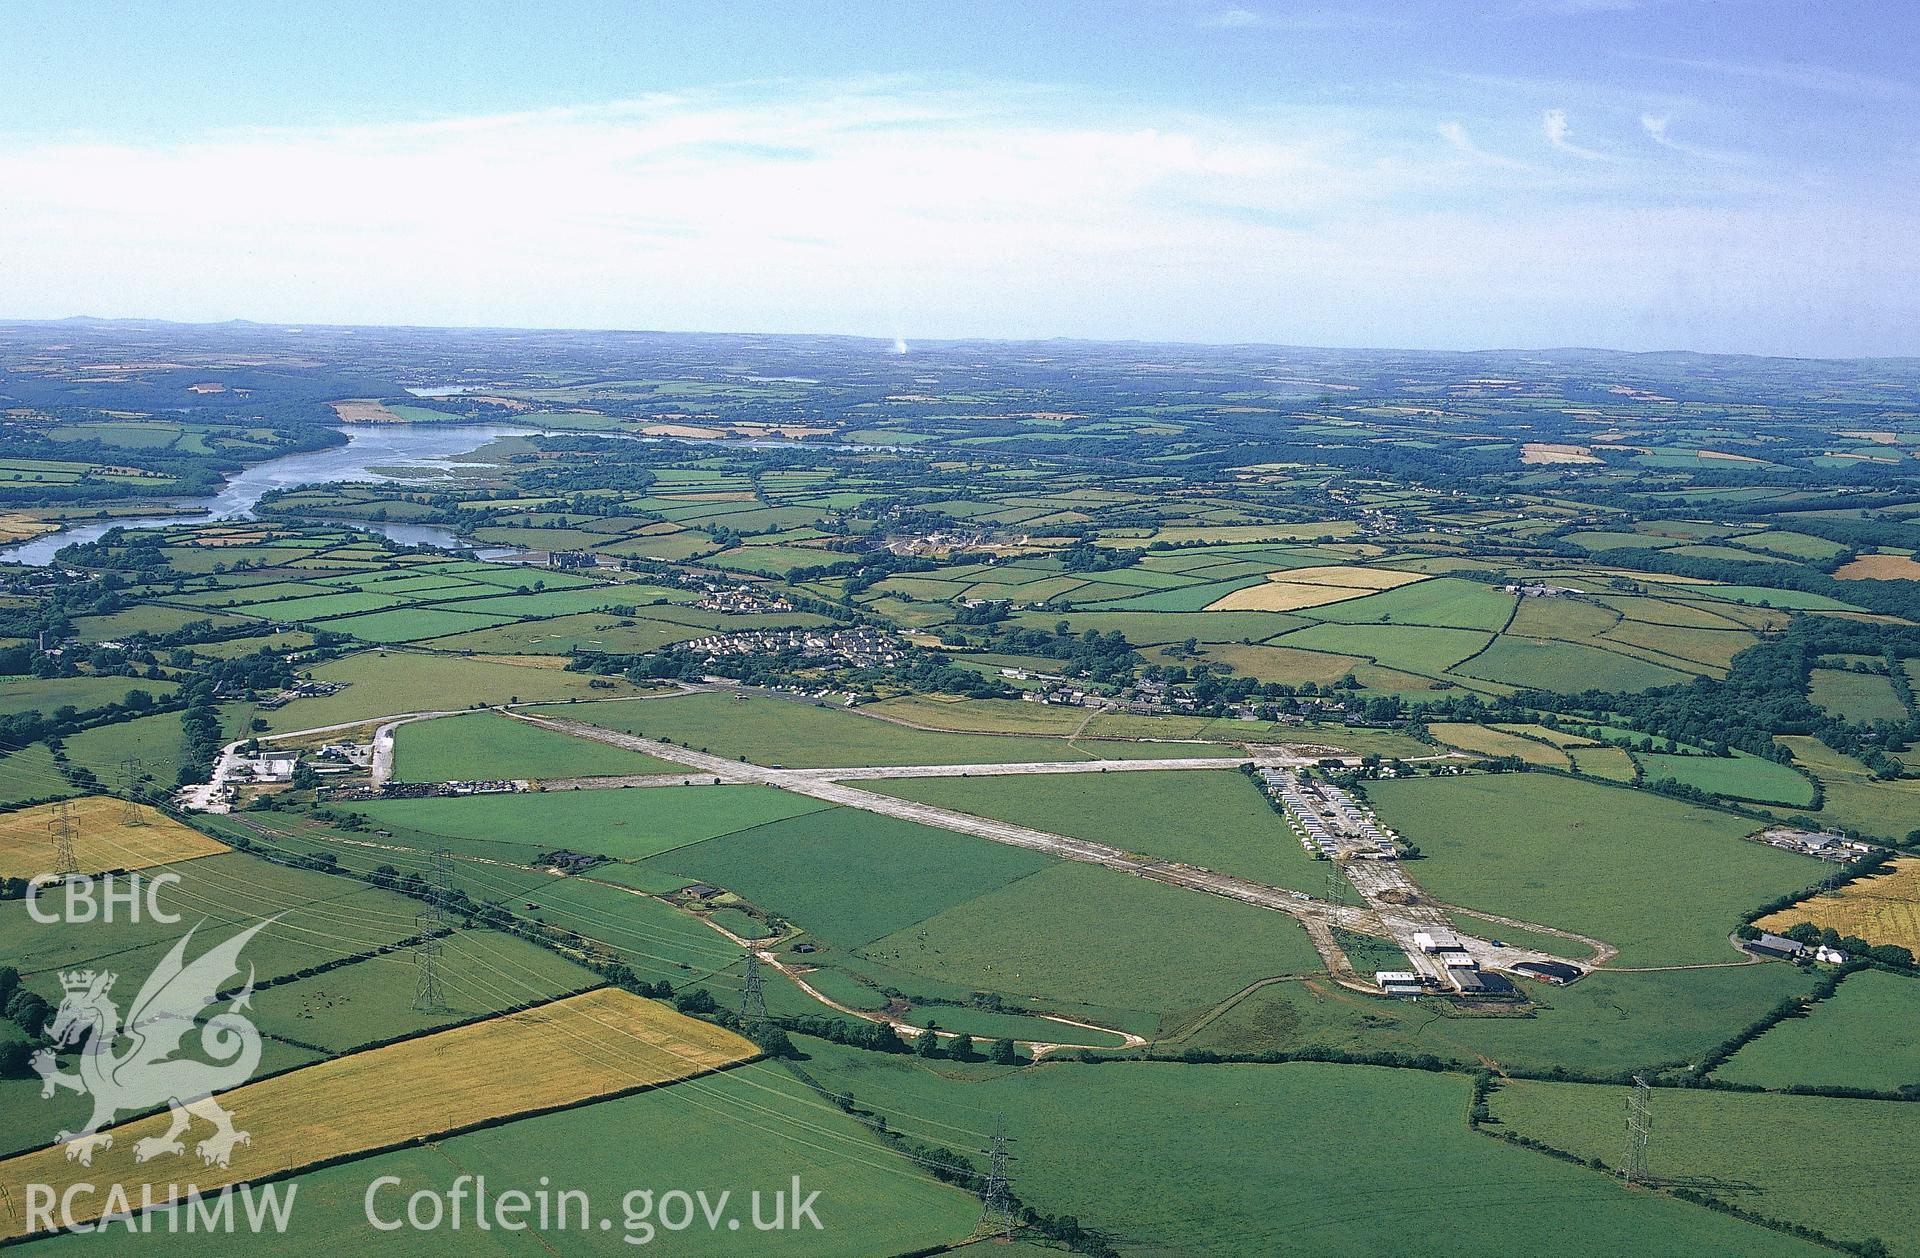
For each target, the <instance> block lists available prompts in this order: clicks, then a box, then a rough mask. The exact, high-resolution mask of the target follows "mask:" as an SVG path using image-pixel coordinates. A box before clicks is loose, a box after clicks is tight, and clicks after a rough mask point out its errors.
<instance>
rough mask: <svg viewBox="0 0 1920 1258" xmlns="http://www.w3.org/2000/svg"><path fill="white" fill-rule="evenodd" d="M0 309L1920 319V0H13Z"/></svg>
mask: <svg viewBox="0 0 1920 1258" xmlns="http://www.w3.org/2000/svg"><path fill="white" fill-rule="evenodd" d="M9 17H10V21H9V24H8V29H7V33H6V38H5V39H4V40H3V41H0V83H3V84H5V93H4V98H0V257H4V259H5V265H4V266H0V316H12V317H59V316H64V315H68V314H76V313H87V314H97V315H146V316H158V317H169V318H179V319H225V318H235V317H245V318H256V319H265V320H290V321H313V322H320V321H326V322H351V323H376V322H412V323H434V324H493V325H542V326H580V327H649V328H684V329H702V330H771V331H827V332H852V333H861V334H868V335H882V336H893V335H900V336H905V337H907V338H909V339H911V338H913V337H916V336H920V337H947V336H994V337H1020V338H1025V337H1046V336H1082V337H1102V338H1129V339H1170V340H1199V341H1269V342H1282V343H1296V344H1331V345H1394V346H1413V347H1436V348H1482V347H1511V346H1547V345H1602V346H1613V347H1620V348H1628V349H1655V348H1687V349H1703V350H1732V351H1751V352H1760V353H1775V354H1819V355H1836V354H1920V332H1916V328H1920V249H1917V248H1916V247H1915V243H1914V242H1915V241H1916V239H1920V232H1917V231H1916V229H1917V228H1920V208H1916V206H1920V197H1917V196H1916V193H1920V70H1916V66H1915V63H1916V61H1920V58H1916V57H1915V56H1914V55H1913V51H1912V50H1913V49H1914V48H1915V47H1920V6H1915V5H1911V4H1909V3H1906V2H1905V0H1888V2H1885V3H1872V4H1868V3H1858V2H1851V0H1832V2H1831V3H1825V4H1817V5H1815V4H1807V3H1804V0H1802V2H1800V3H1767V2H1760V0H1753V2H1745V0H1717V2H1715V0H1490V2H1487V3H1466V2H1465V0H1459V2H1455V0H1446V2H1441V0H1432V2H1428V3H1409V2H1394V3H1386V2H1368V0H1348V2H1344V3H1326V4H1321V3H1279V2H1277V0H1275V2H1271V3H1259V2H1258V0H1227V2H1226V3H1187V2H1185V0H1135V2H1134V3H1120V4H1100V5H1093V4H1083V5H1065V4H1045V3H1039V2H1030V3H1024V4H1000V3H976V4H918V3H905V2H899V3H893V4H888V5H877V4H875V5H869V4H861V3H837V4H831V5H826V4H820V5H815V4H804V3H784V4H761V3H729V4H709V3H699V2H696V0H681V2H679V3H674V4H654V3H639V2H629V3H617V4H616V3H608V4H565V3H551V4H541V5H528V4H513V5H507V4H462V5H394V4H392V3H391V2H390V0H388V2H387V3H382V4H353V3H333V4H328V5H313V6H301V7H300V8H298V9H296V8H295V7H294V6H263V5H258V4H247V5H237V4H236V5H223V4H210V3H204V2H201V3H192V4H184V3H183V4H163V3H146V4H139V5H131V4H129V5H125V6H123V7H116V6H112V5H90V6H66V5H59V6H56V5H44V6H40V5H29V4H17V5H13V6H9Z"/></svg>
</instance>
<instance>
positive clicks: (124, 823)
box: [0, 795, 227, 878]
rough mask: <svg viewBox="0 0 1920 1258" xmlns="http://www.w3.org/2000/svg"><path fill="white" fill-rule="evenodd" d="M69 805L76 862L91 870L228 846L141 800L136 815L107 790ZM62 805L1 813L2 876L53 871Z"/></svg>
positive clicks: (142, 865)
mask: <svg viewBox="0 0 1920 1258" xmlns="http://www.w3.org/2000/svg"><path fill="white" fill-rule="evenodd" d="M66 807H67V809H68V817H69V819H70V820H71V822H72V825H73V856H74V864H75V865H77V866H78V867H79V868H80V869H81V870H82V871H84V872H86V873H94V874H97V873H101V872H103V871H105V870H109V869H147V868H150V867H151V866H154V865H168V864H171V863H173V862H174V861H183V860H190V859H192V858H193V857H196V856H212V855H215V854H216V853H219V852H224V851H226V850H227V846H226V844H224V843H220V842H218V841H216V840H214V839H210V838H208V837H207V836H206V835H204V834H202V833H200V832H199V831H198V830H194V829H190V828H188V827H186V826H183V825H181V824H180V823H179V822H177V821H175V820H173V819H172V818H171V817H168V816H167V815H166V814H164V813H162V812H159V811H157V810H156V809H152V808H149V807H147V806H146V805H145V804H139V805H136V806H135V808H134V817H131V818H130V817H129V815H128V813H127V805H126V804H125V803H123V802H122V801H120V800H117V799H111V798H109V797H107V796H105V795H90V796H87V797H86V798H84V799H72V800H68V801H67V803H66ZM60 809H61V805H59V804H41V805H40V806H39V807H37V808H25V809H22V810H21V811H19V812H13V813H7V814H5V815H0V876H5V877H8V878H31V877H33V876H34V875H36V874H44V873H51V872H53V831H52V827H53V826H54V825H55V824H57V822H58V820H59V817H60ZM135 818H137V820H136V819H135Z"/></svg>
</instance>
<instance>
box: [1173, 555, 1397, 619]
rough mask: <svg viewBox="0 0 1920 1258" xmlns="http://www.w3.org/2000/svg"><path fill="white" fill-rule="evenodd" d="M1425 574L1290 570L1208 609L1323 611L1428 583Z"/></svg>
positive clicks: (1344, 568)
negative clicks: (1316, 609) (1345, 603)
mask: <svg viewBox="0 0 1920 1258" xmlns="http://www.w3.org/2000/svg"><path fill="white" fill-rule="evenodd" d="M1428 575H1429V574H1427V573H1424V572H1399V571H1396V570H1394V569H1392V568H1361V567H1357V566H1354V565H1350V564H1328V565H1324V566H1320V567H1313V568H1287V569H1283V570H1282V571H1279V572H1269V573H1268V574H1267V580H1266V583H1265V584H1264V585H1250V586H1248V587H1247V588H1246V589H1244V590H1235V591H1234V592H1233V593H1231V594H1228V595H1226V596H1225V597H1224V598H1218V599H1215V600H1214V601H1213V602H1211V603H1209V604H1208V605H1207V609H1206V610H1208V611H1210V612H1285V611H1295V610H1298V609H1299V608H1302V607H1323V606H1325V605H1326V604H1328V603H1339V602H1343V601H1345V600H1346V599H1350V598H1359V597H1361V596H1362V595H1366V594H1377V593H1378V592H1380V591H1381V590H1391V589H1393V588H1395V587H1396V586H1402V585H1411V584H1412V583H1413V582H1415V581H1425V580H1426V579H1427V577H1428Z"/></svg>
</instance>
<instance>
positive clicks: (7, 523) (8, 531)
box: [0, 512, 60, 542]
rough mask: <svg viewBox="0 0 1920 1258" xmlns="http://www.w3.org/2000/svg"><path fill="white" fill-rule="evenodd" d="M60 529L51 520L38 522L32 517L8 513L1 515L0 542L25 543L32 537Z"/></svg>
mask: <svg viewBox="0 0 1920 1258" xmlns="http://www.w3.org/2000/svg"><path fill="white" fill-rule="evenodd" d="M59 527H60V526H59V525H58V524H55V523H53V522H52V521H49V520H36V519H35V518H34V517H32V516H30V515H20V514H18V513H15V512H8V513H7V514H5V515H0V542H24V541H26V540H27V539H28V538H30V537H39V536H40V535H41V534H42V533H51V532H53V531H54V530H55V529H57V528H59Z"/></svg>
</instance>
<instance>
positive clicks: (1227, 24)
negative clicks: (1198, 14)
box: [1205, 8, 1266, 31]
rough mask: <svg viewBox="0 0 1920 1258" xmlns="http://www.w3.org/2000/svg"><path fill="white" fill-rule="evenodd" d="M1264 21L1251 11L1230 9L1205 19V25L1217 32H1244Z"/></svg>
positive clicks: (1222, 10)
mask: <svg viewBox="0 0 1920 1258" xmlns="http://www.w3.org/2000/svg"><path fill="white" fill-rule="evenodd" d="M1265 21H1266V19H1265V18H1263V17H1261V16H1260V15H1259V14H1258V13H1255V12H1254V11H1253V10H1252V9H1241V8H1231V9H1221V10H1220V11H1219V12H1218V13H1215V14H1213V15H1211V16H1210V17H1208V18H1207V20H1206V23H1205V25H1207V26H1211V27H1215V28H1217V29H1219V30H1227V31H1232V30H1245V29H1247V28H1248V27H1251V26H1259V25H1261V24H1263V23H1264V22H1265Z"/></svg>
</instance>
